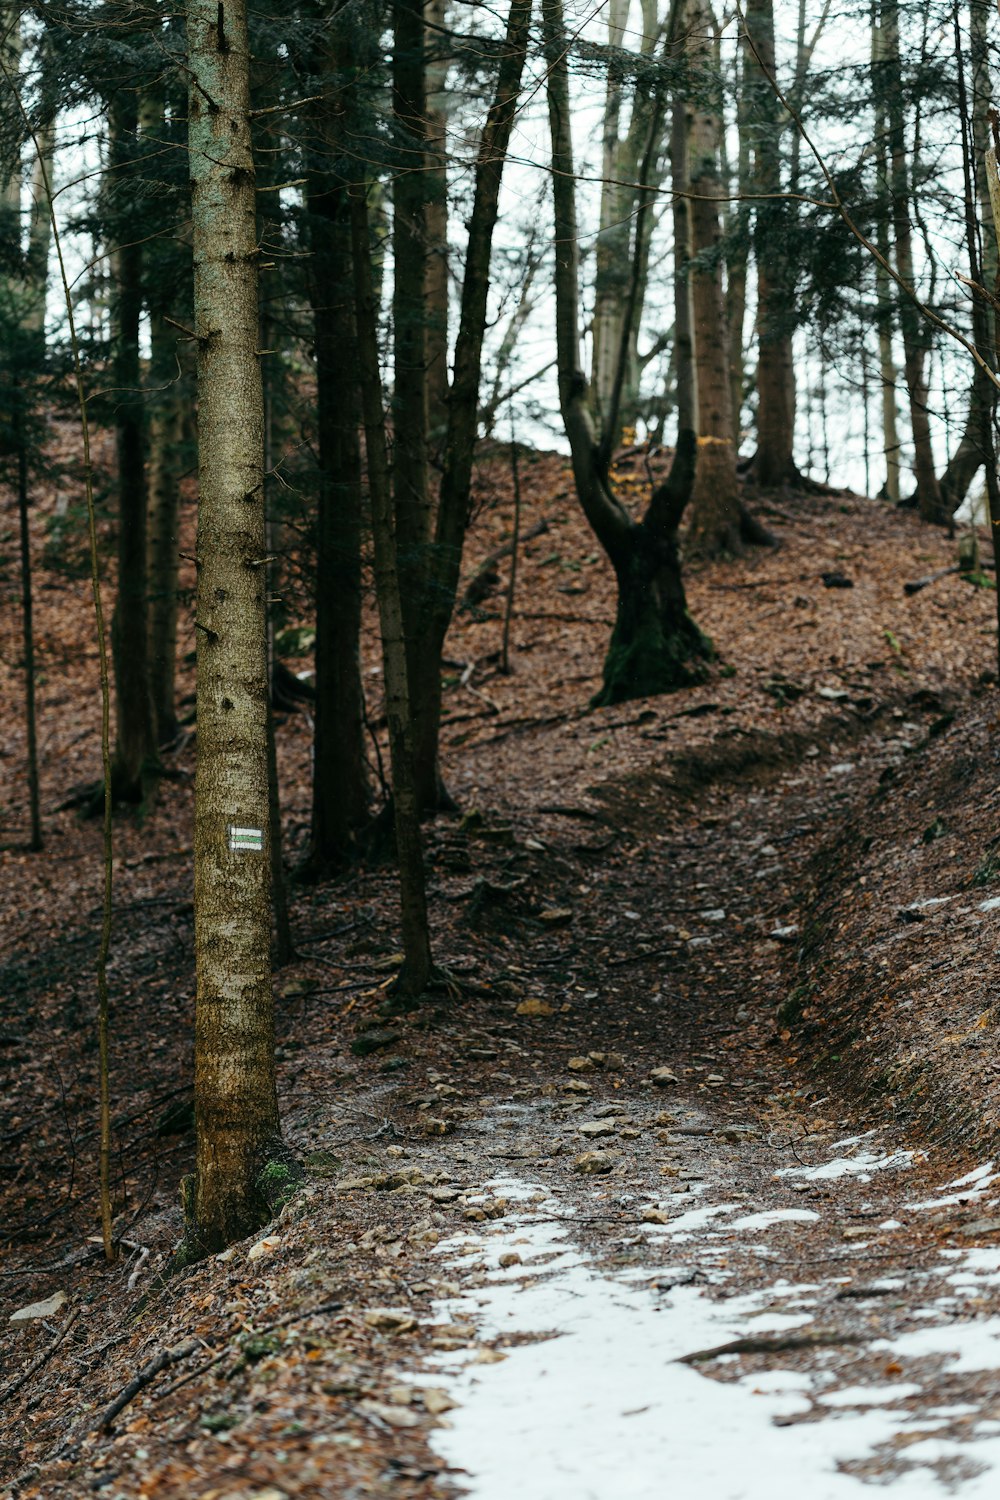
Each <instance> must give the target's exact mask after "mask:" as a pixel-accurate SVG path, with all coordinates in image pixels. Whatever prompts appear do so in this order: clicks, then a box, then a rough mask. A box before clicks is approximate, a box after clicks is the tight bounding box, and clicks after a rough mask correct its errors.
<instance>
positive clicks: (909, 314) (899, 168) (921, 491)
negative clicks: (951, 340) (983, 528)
mask: <svg viewBox="0 0 1000 1500" xmlns="http://www.w3.org/2000/svg"><path fill="white" fill-rule="evenodd" d="M880 19H881V27H880V32H881V35H880V43H879V64H878V67H877V69H876V76H877V81H878V84H880V85H881V98H882V100H884V103H885V111H886V119H887V122H888V141H889V159H890V172H891V178H890V182H891V199H892V228H893V239H894V242H895V244H894V248H895V259H896V270H897V272H898V274H899V276H900V277H901V278H902V280H903V281H904V282H905V284H906V285H907V286H908V287H911V288H912V287H914V269H913V236H912V230H911V226H910V193H909V178H908V168H907V159H906V136H905V117H904V108H903V102H904V96H903V85H902V76H901V75H902V69H901V65H900V56H899V0H880ZM877 97H878V95H877ZM899 323H900V330H901V332H902V336H903V375H904V378H905V380H906V391H907V395H908V397H909V404H910V428H911V431H912V434H913V471H914V478H915V479H916V482H917V508H918V510H919V512H920V517H921V520H924V521H929V522H931V523H933V524H935V525H942V524H943V523H944V522H945V521H946V520H947V519H948V518H947V515H946V514H945V508H944V504H943V502H942V498H941V487H940V485H939V484H938V480H937V474H936V472H935V468H934V450H933V446H932V443H931V426H930V410H929V408H928V390H927V369H926V355H927V333H926V331H925V326H924V321H923V318H922V316H921V314H920V311H919V310H918V308H917V307H916V306H915V305H914V303H913V301H912V299H911V298H910V297H908V296H906V295H905V293H904V295H903V296H902V298H901V301H900V307H899Z"/></svg>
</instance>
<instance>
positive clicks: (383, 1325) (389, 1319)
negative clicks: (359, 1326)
mask: <svg viewBox="0 0 1000 1500" xmlns="http://www.w3.org/2000/svg"><path fill="white" fill-rule="evenodd" d="M364 1319H365V1322H366V1323H367V1324H368V1327H369V1328H377V1329H378V1331H379V1333H412V1331H413V1329H414V1328H416V1326H417V1320H416V1318H415V1317H414V1316H413V1314H412V1313H411V1312H408V1311H407V1310H406V1308H405V1307H369V1308H368V1310H367V1312H366V1313H365V1315H364Z"/></svg>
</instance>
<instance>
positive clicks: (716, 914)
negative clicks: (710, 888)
mask: <svg viewBox="0 0 1000 1500" xmlns="http://www.w3.org/2000/svg"><path fill="white" fill-rule="evenodd" d="M700 915H701V920H702V921H703V922H724V921H725V920H726V911H725V907H722V906H713V907H711V908H710V909H709V910H708V911H703V912H702V913H701V914H700Z"/></svg>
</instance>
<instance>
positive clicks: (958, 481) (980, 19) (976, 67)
mask: <svg viewBox="0 0 1000 1500" xmlns="http://www.w3.org/2000/svg"><path fill="white" fill-rule="evenodd" d="M986 15H987V11H986V6H985V4H984V3H983V0H971V3H970V5H969V63H970V67H971V74H972V77H971V85H972V88H971V97H970V98H968V99H967V114H968V117H967V118H966V120H964V121H963V130H964V131H965V133H966V136H967V142H966V145H967V150H966V156H967V158H968V159H969V160H970V176H971V182H970V185H969V186H970V190H971V194H972V197H971V201H970V203H969V204H967V206H966V212H967V214H968V213H969V212H970V211H971V213H972V215H973V218H975V215H976V210H977V209H978V218H979V224H980V225H981V226H982V235H981V238H982V252H981V264H978V268H977V269H976V270H970V275H971V276H972V278H973V280H977V281H979V282H980V284H981V285H982V286H984V287H985V288H986V290H987V291H988V292H992V291H993V290H994V287H995V286H996V281H997V239H996V232H995V226H994V223H993V206H992V204H991V203H990V195H989V192H988V191H987V186H986V170H985V166H984V163H985V158H986V151H987V148H988V146H989V138H988V131H987V128H986V126H987V119H986V111H987V108H988V106H989V103H990V97H991V91H990V73H989V52H988V47H987V34H986ZM958 57H959V65H960V66H961V65H962V59H961V53H959V54H958ZM963 92H964V79H963ZM976 260H977V262H978V260H979V250H978V246H977V247H976ZM973 311H974V317H975V319H977V320H978V325H977V326H974V330H973V331H974V334H975V338H976V347H977V348H979V349H980V351H981V352H982V350H983V349H984V348H985V349H986V350H987V351H989V352H988V353H987V355H986V356H985V357H986V358H988V359H989V361H990V363H993V362H994V361H995V352H994V349H993V340H991V338H990V337H989V327H988V325H989V322H990V314H989V312H988V310H987V309H986V308H985V306H984V305H983V303H982V301H981V299H980V298H978V297H977V298H976V300H975V302H974V304H973ZM984 402H985V409H986V411H987V412H988V413H989V412H992V410H993V406H994V403H995V394H994V391H993V386H992V382H991V381H990V380H989V378H988V377H987V376H986V375H985V373H984V372H983V371H982V370H981V369H980V368H979V367H978V366H976V368H975V369H974V370H973V374H972V383H971V387H970V390H969V414H968V418H967V420H966V424H965V429H964V431H963V433H962V437H961V440H960V441H959V444H958V447H957V448H956V450H955V452H954V453H953V454H952V456H951V458H949V460H948V464H947V467H946V468H945V471H944V474H943V475H942V476H941V498H942V502H943V504H944V506H945V509H946V510H947V512H948V513H949V514H950V515H954V513H955V511H956V510H957V509H958V507H959V506H960V505H961V503H962V501H963V500H964V499H965V497H966V495H967V494H968V492H969V488H970V486H971V485H972V482H973V480H974V479H975V477H976V475H977V474H978V473H979V470H980V469H981V468H982V466H983V463H984V451H985V450H984V445H983V420H984ZM989 420H992V417H990V418H989Z"/></svg>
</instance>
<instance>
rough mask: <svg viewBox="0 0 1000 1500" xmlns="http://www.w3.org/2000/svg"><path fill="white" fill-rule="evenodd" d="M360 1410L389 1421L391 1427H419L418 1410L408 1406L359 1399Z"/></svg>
mask: <svg viewBox="0 0 1000 1500" xmlns="http://www.w3.org/2000/svg"><path fill="white" fill-rule="evenodd" d="M358 1411H363V1412H366V1413H367V1414H368V1416H370V1417H377V1418H378V1419H379V1421H380V1422H387V1423H388V1425H389V1426H390V1427H419V1426H420V1417H419V1415H418V1413H417V1412H415V1411H410V1409H409V1407H406V1406H390V1405H389V1403H388V1402H387V1401H359V1402H358Z"/></svg>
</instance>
